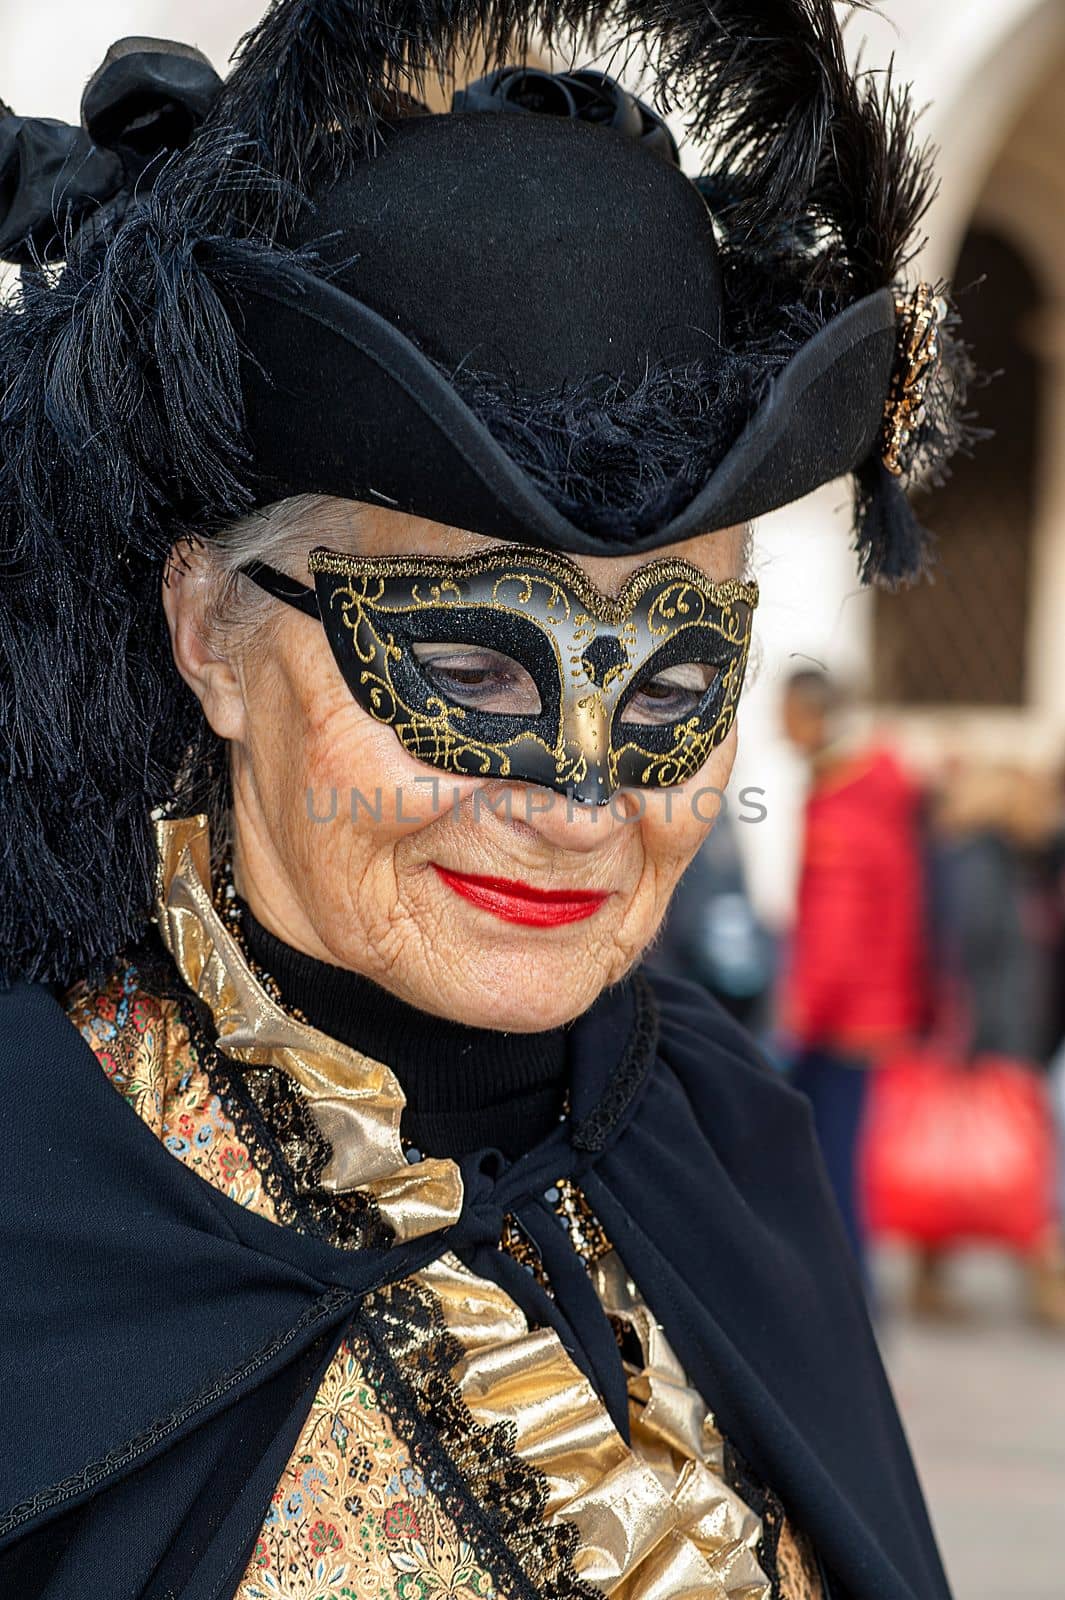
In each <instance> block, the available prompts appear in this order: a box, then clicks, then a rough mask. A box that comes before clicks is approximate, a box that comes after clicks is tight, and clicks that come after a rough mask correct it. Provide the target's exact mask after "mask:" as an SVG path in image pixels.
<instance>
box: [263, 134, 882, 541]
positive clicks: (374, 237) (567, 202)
mask: <svg viewBox="0 0 1065 1600" xmlns="http://www.w3.org/2000/svg"><path fill="white" fill-rule="evenodd" d="M307 228H313V230H314V232H313V235H312V237H313V238H315V239H321V240H324V241H325V242H324V243H322V244H320V245H319V246H318V254H319V256H320V257H321V256H325V257H326V259H327V260H328V262H329V266H330V269H331V270H330V272H329V275H328V276H323V275H322V272H321V269H320V267H319V269H318V270H317V271H312V270H309V269H308V270H297V271H294V272H291V273H289V274H288V275H286V277H285V278H284V279H282V280H280V281H278V280H276V279H275V280H274V281H272V282H270V281H267V282H264V283H262V284H254V283H251V282H247V281H246V282H243V283H242V284H241V286H240V288H239V291H238V293H237V295H236V297H235V303H234V306H233V314H234V320H235V321H236V322H237V325H238V328H239V331H240V334H241V337H242V341H243V343H244V344H245V346H246V348H247V350H248V352H249V355H248V357H247V359H246V361H245V364H244V384H243V392H244V398H245V405H246V408H247V420H248V431H249V436H250V438H251V439H252V441H253V442H254V448H255V454H256V460H257V462H259V463H261V465H262V467H263V469H264V476H263V480H262V492H265V493H267V494H268V495H269V496H270V498H279V497H280V496H282V495H287V494H293V493H298V492H327V493H330V494H336V495H343V496H347V497H349V498H351V499H356V500H367V501H371V502H374V501H376V502H378V503H381V504H384V505H388V506H392V507H395V508H398V509H400V510H403V511H410V512H415V513H417V514H418V515H420V516H424V517H428V518H431V519H433V520H435V521H439V522H444V523H450V524H453V525H455V526H458V527H462V528H466V529H469V530H471V531H473V532H477V533H482V534H489V535H493V536H495V537H498V538H502V539H515V540H526V541H530V542H532V543H535V544H540V545H548V546H553V547H554V548H557V549H563V550H570V551H578V552H584V553H587V554H599V555H604V554H606V555H609V554H611V553H617V552H619V551H621V550H626V551H632V550H649V549H653V548H654V547H656V546H658V545H662V544H668V543H670V542H674V541H677V540H683V539H688V538H691V537H692V536H693V535H694V534H698V533H701V532H704V531H707V530H710V529H714V528H723V527H728V526H730V525H733V524H736V523H743V522H745V521H747V520H748V519H750V518H753V517H756V516H758V515H760V514H761V513H763V512H766V511H770V510H773V509H774V508H775V507H777V506H780V505H784V504H786V503H787V502H789V501H791V500H795V499H798V498H799V496H800V495H803V494H805V493H807V491H808V490H810V489H813V488H816V487H817V485H818V484H821V483H824V482H825V481H827V480H828V479H830V478H835V477H837V476H839V475H840V474H841V473H844V472H848V471H850V470H851V469H852V468H853V467H855V466H857V465H858V464H859V463H861V462H863V461H864V460H865V459H866V458H867V457H868V455H869V453H870V451H871V450H872V449H874V447H875V446H876V443H877V440H878V438H879V436H880V433H881V430H882V425H883V419H884V406H885V400H886V397H887V394H888V389H889V385H890V380H891V373H892V369H893V366H894V362H895V348H896V312H895V302H894V297H893V294H892V292H891V290H890V289H888V288H883V289H880V290H879V291H877V292H875V293H874V294H871V295H868V296H864V297H863V298H862V299H860V300H858V301H856V302H855V304H853V305H851V306H848V307H847V308H846V309H845V310H843V311H842V312H841V313H840V314H838V315H837V316H835V317H833V318H832V319H831V320H830V321H829V322H828V323H827V324H826V325H825V326H823V327H821V328H819V329H818V330H817V331H816V332H815V333H813V335H812V336H811V337H810V338H808V339H807V340H806V341H805V342H804V343H802V344H801V345H799V346H797V347H794V348H792V347H787V358H786V359H785V358H784V356H783V353H782V351H781V345H782V343H783V338H782V335H781V333H779V332H778V333H777V334H776V338H775V339H774V338H773V335H772V334H771V332H770V330H769V328H766V329H765V330H763V332H762V334H761V340H762V341H763V345H762V348H760V349H755V350H752V351H747V352H742V351H739V350H737V349H736V348H735V346H733V345H730V344H729V343H728V342H727V340H728V332H727V330H726V328H725V326H724V321H725V297H724V286H723V282H722V268H721V260H720V251H719V248H718V244H717V240H716V237H715V233H714V227H713V222H712V219H711V215H710V212H709V210H708V207H707V205H706V202H705V201H704V199H703V198H702V196H701V194H700V193H699V191H698V189H697V188H696V187H695V185H694V184H693V183H691V182H690V180H689V179H688V178H686V177H685V176H684V174H683V173H682V172H681V171H680V169H679V167H677V166H674V165H672V164H671V163H668V162H666V161H663V160H662V158H661V157H660V156H658V155H655V154H653V153H652V152H651V151H649V150H648V149H646V148H645V147H643V146H642V145H641V144H640V143H638V142H637V141H636V140H633V139H631V138H628V137H626V136H625V135H624V134H622V133H617V132H614V131H612V130H603V129H601V128H597V127H595V126H593V125H591V124H588V123H574V122H569V121H561V120H559V119H557V118H555V117H550V116H544V115H541V116H535V117H528V118H521V119H519V118H517V117H488V116H485V115H483V114H481V113H479V112H459V113H456V114H453V115H450V116H431V117H430V116H421V117H414V118H411V119H409V120H406V121H404V122H402V123H400V124H399V125H398V126H396V127H395V128H394V129H393V130H391V131H390V132H389V133H388V134H387V135H386V136H385V137H384V139H383V140H382V143H381V146H380V148H379V150H378V153H377V154H376V156H375V157H374V159H373V160H372V161H368V162H365V163H364V164H363V165H362V166H361V167H359V168H358V169H356V171H355V172H354V173H352V174H351V176H350V177H348V178H347V179H345V181H344V182H343V183H342V184H341V185H340V186H338V187H336V188H334V189H333V190H332V191H331V192H330V193H329V195H328V196H327V197H326V198H325V200H324V201H323V203H322V204H321V205H320V206H319V207H317V208H316V210H315V212H314V213H313V215H312V216H311V218H310V219H309V220H307V221H304V223H303V227H302V229H301V232H302V231H303V229H307ZM301 242H310V241H309V240H301ZM773 353H776V356H777V359H776V360H774V359H773ZM745 356H746V359H744V357H745ZM770 380H771V381H770ZM641 385H642V386H643V387H644V390H645V391H650V392H651V393H652V394H653V395H654V396H655V399H654V402H653V404H654V405H656V406H657V407H661V408H663V409H665V410H666V411H667V412H668V410H669V406H670V398H671V396H672V397H674V404H675V407H676V412H677V413H679V414H677V425H678V427H683V431H684V436H685V442H686V445H687V455H686V458H680V459H678V461H677V471H676V474H675V477H674V478H673V480H672V481H670V482H668V483H664V484H656V485H655V492H654V493H652V494H651V496H650V497H649V501H645V502H643V503H641V504H639V505H637V506H635V507H634V506H633V505H632V504H631V503H626V502H627V499H628V497H627V496H626V497H624V498H623V497H621V496H619V497H618V498H619V499H621V500H622V503H621V504H618V503H617V502H615V503H613V504H612V503H611V499H610V494H609V490H610V474H609V463H607V464H605V468H604V472H605V480H606V481H605V482H604V483H603V484H602V486H601V488H602V498H601V502H600V503H597V504H596V505H594V506H588V505H579V504H578V497H577V496H576V495H575V494H574V492H573V488H572V486H571V488H570V492H569V495H568V497H567V494H566V487H565V485H564V484H560V483H559V482H558V481H557V478H556V479H555V480H554V481H552V480H551V479H550V477H549V476H548V474H546V473H543V472H541V473H539V474H538V473H537V466H538V465H541V464H542V457H543V453H544V452H545V451H546V450H547V449H548V448H549V446H550V438H551V433H552V431H554V433H555V434H556V436H557V437H558V438H559V444H560V447H561V448H562V449H564V448H565V447H566V445H567V443H568V442H569V441H568V440H567V438H566V430H565V428H564V425H563V421H562V418H561V417H560V416H559V407H558V405H557V403H556V406H555V407H552V405H551V401H552V399H553V398H554V399H555V400H556V402H558V401H559V400H563V403H565V401H564V399H563V397H568V404H569V406H570V407H573V406H574V404H575V403H577V399H578V397H580V400H581V401H583V403H584V405H585V407H586V408H591V409H592V410H593V412H595V411H596V410H598V411H599V413H600V415H601V416H602V417H603V421H604V428H606V427H608V426H609V423H608V422H607V418H608V417H609V412H610V406H611V401H610V396H611V395H613V396H614V401H613V404H614V407H615V408H616V409H617V408H623V407H624V403H625V401H626V400H628V402H629V406H630V410H631V411H633V412H634V413H635V411H636V410H637V409H638V408H637V407H634V406H633V405H632V396H633V394H635V393H636V392H638V391H639V389H640V387H641ZM508 398H509V411H510V414H511V415H513V414H514V413H515V412H517V415H518V416H520V417H521V418H522V420H523V421H524V423H525V427H526V429H528V428H529V427H530V424H531V418H532V416H533V415H534V414H535V413H536V412H537V409H538V406H537V402H539V410H540V415H541V416H543V417H545V420H544V422H543V423H542V424H541V426H542V428H543V432H541V433H540V435H539V437H538V438H537V439H536V445H538V446H539V448H540V451H541V458H540V461H538V460H537V459H536V457H535V456H533V457H532V458H531V459H530V448H529V439H528V435H527V434H526V437H525V439H524V440H523V439H522V429H521V428H520V427H518V426H516V425H515V426H512V427H511V428H510V429H509V430H507V429H506V427H505V423H506V420H507V415H508ZM677 401H679V402H680V403H681V404H680V405H679V406H677V405H676V402H677ZM693 401H694V403H693ZM685 402H686V409H684V403H685ZM675 414H676V413H675ZM645 420H646V424H647V426H648V428H649V429H650V428H652V427H653V426H654V419H653V418H651V417H647V418H646V419H645ZM633 422H634V423H635V416H634V418H633ZM632 426H633V424H630V427H632ZM633 431H634V432H635V428H633ZM733 431H734V432H735V437H732V436H731V435H732V434H733ZM634 442H635V443H636V444H638V439H637V440H635V441H634ZM523 445H524V448H523ZM637 453H638V451H637ZM647 454H648V457H650V456H651V451H650V449H648V452H647ZM538 477H539V480H540V481H538ZM567 498H568V499H569V501H570V502H571V507H572V509H570V513H569V515H567V514H566V510H565V509H563V506H562V505H560V503H559V502H560V500H561V501H563V503H565V500H566V499H567ZM582 513H583V515H582Z"/></svg>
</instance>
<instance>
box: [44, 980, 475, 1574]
mask: <svg viewBox="0 0 1065 1600" xmlns="http://www.w3.org/2000/svg"><path fill="white" fill-rule="evenodd" d="M67 1011H68V1015H69V1016H70V1018H71V1020H72V1021H73V1022H74V1023H75V1025H76V1026H77V1028H78V1029H79V1031H80V1032H81V1034H82V1036H83V1038H84V1039H85V1040H86V1042H87V1043H88V1044H89V1045H90V1047H91V1048H92V1050H93V1051H94V1052H95V1054H96V1057H97V1059H98V1060H99V1062H100V1065H101V1066H102V1067H103V1069H104V1071H105V1072H106V1073H107V1076H108V1077H109V1078H110V1080H111V1082H112V1083H113V1084H114V1086H115V1088H116V1089H117V1090H118V1092H119V1093H120V1094H121V1095H123V1096H124V1098H125V1099H126V1100H127V1101H128V1102H129V1104H130V1105H131V1106H132V1107H133V1109H134V1110H135V1111H136V1112H137V1114H138V1116H140V1117H141V1118H142V1119H143V1120H144V1121H145V1122H146V1123H147V1125H148V1126H149V1127H150V1128H151V1129H152V1131H153V1132H154V1133H155V1134H157V1135H158V1137H159V1138H160V1139H162V1141H163V1143H164V1144H165V1145H166V1148H167V1149H168V1150H169V1151H170V1153H171V1154H172V1155H173V1156H175V1157H176V1159H177V1160H178V1161H181V1162H183V1163H184V1164H185V1165H186V1166H188V1167H191V1168H192V1169H193V1170H194V1171H196V1172H198V1173H199V1174H200V1176H201V1177H202V1178H205V1179H206V1181H207V1182H208V1183H210V1184H213V1185H214V1187H215V1188H216V1189H221V1190H223V1191H224V1193H226V1194H227V1195H228V1196H229V1198H230V1199H231V1200H235V1201H236V1202H237V1204H238V1205H243V1206H247V1207H248V1209H249V1210H251V1211H254V1212H256V1213H258V1215H259V1216H263V1217H267V1218H268V1219H269V1220H270V1221H277V1220H278V1216H277V1209H278V1208H277V1206H276V1205H275V1202H274V1200H273V1198H272V1197H271V1195H270V1193H269V1192H268V1190H267V1188H266V1185H265V1184H264V1182H263V1178H262V1176H261V1173H260V1171H259V1170H258V1169H257V1165H256V1161H255V1160H253V1156H252V1150H251V1149H250V1148H249V1143H248V1142H247V1141H246V1140H244V1139H243V1138H242V1137H241V1135H240V1133H239V1132H238V1129H237V1122H236V1119H235V1117H234V1115H233V1114H232V1113H231V1112H230V1111H227V1109H226V1108H225V1107H224V1106H223V1104H222V1100H221V1097H220V1096H219V1095H218V1093H217V1092H216V1091H215V1089H214V1088H213V1087H212V1084H211V1082H210V1079H209V1077H208V1074H207V1072H206V1071H205V1069H204V1068H203V1066H201V1064H200V1062H199V1061H198V1059H197V1056H196V1052H195V1050H194V1049H193V1046H192V1044H191V1041H190V1039H189V1034H188V1029H187V1028H186V1027H185V1024H184V1023H183V1022H182V1020H181V1017H180V1015H179V1013H178V1009H177V1006H176V1005H175V1003H174V1002H173V1001H170V1000H163V999H157V998H155V997H154V996H152V995H149V994H146V993H145V992H144V991H143V990H142V989H141V988H139V986H138V978H137V972H136V969H135V968H133V967H131V966H126V967H122V968H119V970H118V971H117V972H116V973H115V974H114V975H113V976H112V978H111V979H110V980H109V982H108V983H107V984H106V985H105V986H104V987H103V988H102V989H98V990H92V989H89V988H87V987H86V986H84V985H79V986H78V987H77V988H76V989H74V990H72V991H71V993H70V995H69V996H68V997H67ZM234 1600H505V1597H504V1596H503V1595H502V1594H501V1593H500V1591H499V1590H498V1589H497V1587H496V1585H495V1583H494V1582H493V1580H492V1579H491V1578H490V1576H489V1575H488V1573H487V1572H486V1571H485V1570H484V1568H483V1567H482V1566H480V1565H478V1563H477V1561H476V1560H475V1558H474V1554H473V1551H472V1549H471V1548H470V1546H469V1544H468V1543H467V1542H466V1541H465V1540H464V1539H463V1538H462V1537H461V1536H460V1534H459V1532H458V1530H457V1528H456V1527H455V1524H454V1522H453V1521H452V1520H451V1518H450V1517H448V1516H447V1514H446V1513H445V1511H444V1510H443V1508H442V1506H441V1504H440V1502H439V1498H438V1496H437V1495H436V1494H435V1493H434V1491H433V1490H432V1488H431V1487H430V1486H429V1485H427V1484H426V1482H425V1478H424V1476H423V1474H422V1473H421V1472H420V1471H419V1470H418V1469H417V1468H416V1467H415V1466H414V1465H413V1463H412V1460H411V1455H410V1452H409V1450H408V1448H407V1446H406V1445H405V1444H404V1443H403V1442H402V1441H401V1440H400V1439H399V1438H398V1437H397V1434H396V1431H395V1427H394V1425H393V1422H392V1420H391V1418H390V1417H389V1416H387V1415H386V1413H385V1412H384V1411H383V1410H382V1409H381V1407H380V1406H379V1404H378V1401H377V1397H376V1395H375V1393H374V1390H373V1388H372V1387H371V1385H370V1383H369V1381H368V1379H367V1377H366V1374H365V1373H364V1371H363V1369H362V1367H361V1365H360V1363H359V1361H358V1358H357V1357H356V1354H355V1352H354V1351H353V1349H352V1347H351V1345H350V1344H348V1343H347V1342H346V1341H345V1342H344V1343H342V1344H341V1345H340V1347H339V1348H338V1350H337V1351H336V1353H335V1355H334V1357H333V1359H332V1361H331V1363H330V1365H329V1367H328V1369H327V1371H326V1374H325V1377H324V1378H323V1380H322V1383H321V1385H320V1386H319V1389H318V1393H317V1395H316V1396H315V1399H314V1401H313V1403H312V1405H311V1410H310V1414H309V1416H308V1417H307V1420H306V1422H305V1424H304V1427H303V1431H302V1433H301V1434H300V1438H299V1440H298V1442H297V1444H296V1448H295V1449H294V1451H293V1453H292V1457H291V1459H290V1461H289V1464H288V1466H287V1468H286V1469H285V1472H284V1474H283V1476H282V1478H281V1481H280V1483H279V1484H278V1486H277V1489H276V1490H275V1492H274V1496H273V1502H272V1504H271V1507H270V1511H269V1513H268V1515H267V1517H266V1521H265V1523H264V1524H263V1528H262V1531H261V1533H260V1535H259V1538H258V1540H257V1541H256V1545H255V1551H254V1554H253V1555H252V1558H251V1560H250V1562H249V1564H248V1568H247V1571H246V1573H245V1575H244V1578H243V1580H242V1582H241V1584H240V1587H239V1588H238V1590H237V1592H236V1596H235V1597H234Z"/></svg>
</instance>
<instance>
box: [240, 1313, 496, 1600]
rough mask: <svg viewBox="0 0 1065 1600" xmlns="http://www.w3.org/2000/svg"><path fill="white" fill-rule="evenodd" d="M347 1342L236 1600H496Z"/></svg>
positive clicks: (321, 1394)
mask: <svg viewBox="0 0 1065 1600" xmlns="http://www.w3.org/2000/svg"><path fill="white" fill-rule="evenodd" d="M498 1595H499V1591H498V1590H497V1589H496V1587H495V1585H494V1583H493V1582H492V1580H491V1579H490V1578H489V1577H488V1575H487V1574H486V1573H485V1572H484V1571H483V1569H482V1568H480V1567H479V1566H478V1564H477V1562H476V1560H475V1558H474V1555H473V1552H472V1550H471V1549H470V1546H469V1545H468V1544H467V1543H466V1542H465V1540H463V1539H461V1538H460V1537H459V1536H458V1534H457V1532H456V1530H455V1526H454V1524H453V1523H452V1522H451V1520H450V1518H448V1517H447V1516H446V1515H445V1514H444V1512H443V1511H442V1509H441V1507H440V1505H439V1504H438V1502H437V1500H436V1497H435V1496H434V1495H433V1494H432V1492H431V1491H430V1489H429V1487H428V1486H427V1484H426V1482H425V1478H424V1476H423V1475H422V1473H421V1471H420V1470H419V1469H418V1468H417V1467H415V1466H414V1465H413V1464H412V1463H411V1459H410V1455H409V1452H408V1450H407V1448H406V1446H405V1445H404V1444H403V1443H402V1442H401V1441H400V1440H399V1439H397V1437H396V1435H395V1432H394V1430H393V1427H392V1424H391V1421H390V1420H389V1418H388V1417H387V1416H386V1415H385V1413H384V1412H383V1411H382V1410H381V1408H380V1406H379V1405H378V1402H377V1397H376V1395H375V1394H374V1391H373V1389H372V1387H371V1386H370V1383H369V1382H368V1380H367V1377H366V1374H365V1372H364V1371H363V1368H362V1366H361V1364H360V1362H359V1360H358V1357H357V1356H356V1354H355V1352H354V1350H353V1349H352V1347H351V1346H350V1344H348V1343H347V1341H345V1342H344V1343H343V1344H341V1346H340V1348H339V1350H338V1351H337V1353H336V1355H335V1356H334V1357H333V1360H332V1363H331V1364H330V1367H329V1370H328V1372H327V1373H326V1375H325V1378H324V1379H323V1381H322V1384H321V1386H320V1388H319V1390H318V1393H317V1395H316V1396H315V1399H314V1403H313V1405H312V1406H311V1411H310V1415H309V1416H308V1418H307V1421H306V1423H305V1424H304V1427H303V1432H302V1433H301V1435H300V1438H299V1442H298V1444H297V1445H296V1448H295V1450H294V1451H293V1453H292V1459H291V1460H290V1462H289V1464H288V1467H287V1468H286V1469H285V1473H284V1476H283V1477H282V1479H281V1482H280V1483H279V1484H278V1486H277V1489H276V1490H275V1491H274V1497H273V1504H272V1505H271V1507H270V1512H269V1515H268V1516H267V1518H266V1521H265V1523H264V1524H263V1529H262V1533H261V1534H260V1536H259V1539H258V1542H257V1543H256V1546H255V1554H254V1556H253V1557H252V1560H251V1563H250V1565H249V1567H248V1570H247V1572H246V1573H245V1576H244V1580H243V1582H242V1583H241V1585H240V1588H239V1589H238V1590H237V1595H236V1600H340V1597H344V1600H352V1597H358V1600H393V1597H394V1600H430V1597H433V1600H437V1597H439V1600H444V1597H454V1600H498Z"/></svg>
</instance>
